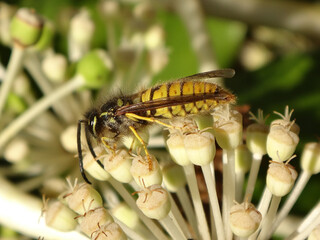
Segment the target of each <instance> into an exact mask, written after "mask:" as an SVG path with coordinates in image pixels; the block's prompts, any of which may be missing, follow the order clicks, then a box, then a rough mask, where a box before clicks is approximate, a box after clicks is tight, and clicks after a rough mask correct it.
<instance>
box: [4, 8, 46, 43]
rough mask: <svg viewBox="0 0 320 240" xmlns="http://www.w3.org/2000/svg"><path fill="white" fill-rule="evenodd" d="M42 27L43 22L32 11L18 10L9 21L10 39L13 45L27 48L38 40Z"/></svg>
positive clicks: (26, 9)
mask: <svg viewBox="0 0 320 240" xmlns="http://www.w3.org/2000/svg"><path fill="white" fill-rule="evenodd" d="M42 27H43V20H42V19H41V17H40V16H39V15H37V14H36V13H35V11H34V10H32V9H28V8H20V9H19V10H18V11H17V12H16V14H15V16H14V17H13V19H12V21H11V25H10V33H11V37H12V39H13V41H14V43H15V44H18V45H19V46H21V47H28V46H31V45H33V44H35V43H36V42H37V41H38V40H39V38H40V35H41V31H42Z"/></svg>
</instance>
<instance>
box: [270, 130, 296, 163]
mask: <svg viewBox="0 0 320 240" xmlns="http://www.w3.org/2000/svg"><path fill="white" fill-rule="evenodd" d="M298 142H299V137H298V135H297V134H295V133H294V132H291V131H290V130H288V129H287V128H285V127H283V126H278V127H273V128H272V129H270V133H269V134H268V137H267V152H268V155H269V157H270V158H271V159H272V160H274V161H282V162H283V161H286V160H288V159H289V158H290V157H291V156H292V154H293V153H294V151H295V150H296V147H297V145H298Z"/></svg>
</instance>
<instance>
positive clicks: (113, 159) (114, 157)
mask: <svg viewBox="0 0 320 240" xmlns="http://www.w3.org/2000/svg"><path fill="white" fill-rule="evenodd" d="M103 164H104V168H105V170H106V171H107V172H108V173H110V175H111V176H113V178H115V179H116V180H118V181H119V182H122V183H129V182H131V180H132V175H131V172H130V168H131V156H130V155H129V153H128V151H127V150H124V149H120V150H117V151H116V152H115V154H108V155H107V156H106V157H105V158H104V161H103Z"/></svg>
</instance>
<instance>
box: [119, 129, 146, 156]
mask: <svg viewBox="0 0 320 240" xmlns="http://www.w3.org/2000/svg"><path fill="white" fill-rule="evenodd" d="M137 133H138V134H139V136H140V137H141V138H142V140H143V142H144V143H145V144H146V145H147V144H148V142H149V137H150V134H149V131H148V129H147V128H144V129H142V130H138V131H137ZM122 143H123V144H124V145H125V146H126V148H128V149H131V150H132V151H133V152H137V151H138V150H139V149H141V148H142V147H143V145H142V143H141V142H140V141H139V139H138V138H137V137H136V136H134V135H129V136H125V137H124V138H123V141H122Z"/></svg>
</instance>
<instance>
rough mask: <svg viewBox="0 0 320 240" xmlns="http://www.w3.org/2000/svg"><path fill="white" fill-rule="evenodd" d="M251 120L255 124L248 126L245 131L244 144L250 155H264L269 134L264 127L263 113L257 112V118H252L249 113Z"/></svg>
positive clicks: (267, 129)
mask: <svg viewBox="0 0 320 240" xmlns="http://www.w3.org/2000/svg"><path fill="white" fill-rule="evenodd" d="M250 115H251V119H253V120H255V121H256V123H252V124H250V125H249V126H248V127H247V129H246V144H247V147H248V148H249V150H250V151H251V152H252V153H255V154H260V155H264V154H266V153H267V146H266V143H267V136H268V133H269V127H268V126H266V124H265V120H266V118H263V111H262V110H261V109H259V110H258V117H256V116H254V115H253V114H252V113H251V112H250Z"/></svg>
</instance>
